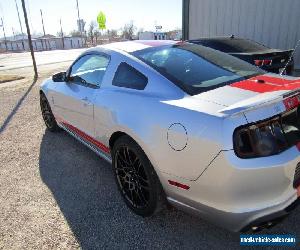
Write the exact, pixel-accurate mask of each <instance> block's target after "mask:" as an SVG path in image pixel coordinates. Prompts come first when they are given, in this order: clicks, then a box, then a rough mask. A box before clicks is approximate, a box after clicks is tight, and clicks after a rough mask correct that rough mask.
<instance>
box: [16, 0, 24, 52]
mask: <svg viewBox="0 0 300 250" xmlns="http://www.w3.org/2000/svg"><path fill="white" fill-rule="evenodd" d="M15 3H16V9H17V12H18V18H19V24H20V29H21V34H22V45H23V50H25V45H24V33H23V28H22V23H21V18H20V13H19V7H18V4H17V0H15Z"/></svg>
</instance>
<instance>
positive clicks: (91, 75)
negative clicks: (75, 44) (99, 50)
mask: <svg viewBox="0 0 300 250" xmlns="http://www.w3.org/2000/svg"><path fill="white" fill-rule="evenodd" d="M108 63H109V58H108V57H106V56H104V55H103V56H102V55H85V56H83V57H81V58H80V59H79V60H78V61H77V62H75V64H74V65H73V66H72V70H71V74H70V78H71V81H74V82H77V83H83V84H90V85H94V86H100V85H101V83H102V79H103V76H104V73H105V71H106V68H107V65H108Z"/></svg>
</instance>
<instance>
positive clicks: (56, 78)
mask: <svg viewBox="0 0 300 250" xmlns="http://www.w3.org/2000/svg"><path fill="white" fill-rule="evenodd" d="M66 80H67V74H66V72H59V73H57V74H54V75H53V76H52V81H53V82H65V81H66Z"/></svg>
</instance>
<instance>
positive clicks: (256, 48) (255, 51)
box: [189, 36, 294, 75]
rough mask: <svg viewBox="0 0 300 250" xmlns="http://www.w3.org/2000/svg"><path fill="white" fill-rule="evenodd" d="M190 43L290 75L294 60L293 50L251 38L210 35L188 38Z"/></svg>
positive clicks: (271, 70) (269, 70)
mask: <svg viewBox="0 0 300 250" xmlns="http://www.w3.org/2000/svg"><path fill="white" fill-rule="evenodd" d="M189 42H191V43H195V44H200V45H203V46H206V47H210V48H213V49H216V50H220V51H222V52H225V53H228V54H230V55H232V56H235V57H238V58H240V59H242V60H244V61H247V62H249V63H251V64H254V65H256V66H258V67H260V68H262V69H264V70H266V71H268V72H272V73H277V74H278V73H281V72H282V71H283V70H284V68H285V66H286V65H287V67H286V70H285V71H284V72H283V74H287V75H290V74H291V73H292V71H293V68H294V60H293V58H291V60H290V61H289V58H290V56H291V55H292V53H293V50H279V49H271V48H269V47H266V46H264V45H262V44H260V43H257V42H254V41H252V40H248V39H243V38H235V37H234V36H231V37H212V38H199V39H195V40H189Z"/></svg>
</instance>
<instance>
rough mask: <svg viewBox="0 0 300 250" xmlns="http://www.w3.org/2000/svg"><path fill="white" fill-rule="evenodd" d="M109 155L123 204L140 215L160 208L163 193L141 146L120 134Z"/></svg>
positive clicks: (162, 201) (154, 211) (163, 199)
mask: <svg viewBox="0 0 300 250" xmlns="http://www.w3.org/2000/svg"><path fill="white" fill-rule="evenodd" d="M112 155H113V166H114V172H115V177H116V180H117V184H118V187H119V190H120V192H121V194H122V196H123V198H124V200H125V202H126V204H127V206H128V207H129V208H130V209H131V210H133V211H134V212H135V213H136V214H138V215H141V216H143V217H147V216H151V215H153V214H155V213H156V212H158V211H160V210H161V208H162V207H163V204H164V203H165V196H164V193H163V190H162V187H161V184H160V182H159V179H158V177H157V175H156V173H155V171H154V169H153V167H152V165H151V163H150V161H149V160H148V158H147V157H146V155H145V153H144V152H143V151H142V149H141V148H140V147H139V146H138V145H137V144H136V143H135V142H134V141H133V140H132V139H131V138H130V137H128V136H123V137H121V138H119V139H118V140H117V142H116V143H115V146H114V148H113V152H112Z"/></svg>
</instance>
